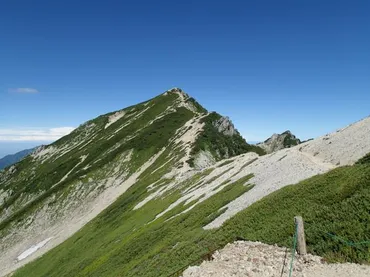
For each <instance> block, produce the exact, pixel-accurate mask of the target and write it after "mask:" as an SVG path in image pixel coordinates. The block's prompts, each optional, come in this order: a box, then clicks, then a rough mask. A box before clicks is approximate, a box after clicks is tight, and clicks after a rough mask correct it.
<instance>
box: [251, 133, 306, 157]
mask: <svg viewBox="0 0 370 277" xmlns="http://www.w3.org/2000/svg"><path fill="white" fill-rule="evenodd" d="M300 143H301V140H300V139H298V138H296V136H295V135H293V134H292V133H291V132H290V131H285V132H284V133H281V134H273V135H272V136H271V137H270V138H268V139H267V140H265V141H264V142H262V143H258V144H257V145H258V146H259V147H261V148H262V149H264V150H265V151H266V153H268V154H269V153H272V152H275V151H278V150H281V149H284V148H290V147H292V146H296V145H298V144H300Z"/></svg>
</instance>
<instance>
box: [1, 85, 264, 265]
mask: <svg viewBox="0 0 370 277" xmlns="http://www.w3.org/2000/svg"><path fill="white" fill-rule="evenodd" d="M210 114H212V115H214V114H213V113H208V111H207V110H206V109H204V108H203V107H202V106H201V105H200V104H199V103H198V102H196V100H195V99H194V98H191V97H190V96H188V95H187V94H186V93H184V92H183V91H182V90H181V89H179V88H173V89H170V90H168V91H166V92H164V93H162V94H160V95H158V96H156V97H154V98H152V99H150V100H148V101H145V102H142V103H139V104H137V105H133V106H130V107H127V108H124V109H122V110H118V111H114V112H111V113H108V114H104V115H101V116H98V117H97V118H95V119H93V120H89V121H87V122H85V123H83V124H81V125H80V126H79V127H78V128H77V129H75V130H74V131H72V132H71V133H70V134H68V135H67V136H65V137H63V138H61V139H59V140H57V141H56V142H55V143H53V144H50V145H48V146H44V147H41V148H39V149H38V150H37V151H35V152H34V153H33V154H32V155H31V156H28V157H27V158H25V159H24V160H22V161H21V162H20V163H17V164H15V165H13V166H12V167H10V168H9V169H8V170H6V171H4V172H0V212H1V213H0V233H1V235H2V236H1V237H2V239H1V242H2V244H3V245H4V247H5V250H6V251H5V252H6V253H7V255H9V258H12V259H16V260H17V256H16V255H20V254H21V252H22V249H24V250H25V247H27V246H25V245H29V243H30V242H33V244H34V245H36V244H37V243H38V241H39V240H41V237H47V238H51V237H53V238H54V239H51V240H50V241H48V243H47V244H46V245H45V246H44V247H43V248H42V249H40V250H39V251H37V253H35V254H33V255H31V256H27V257H25V258H24V259H22V260H20V259H18V262H17V263H16V265H15V266H16V267H19V266H21V265H23V264H25V263H26V262H28V261H29V260H30V258H31V257H32V258H35V257H36V256H38V255H41V254H42V253H44V252H45V251H46V250H48V249H50V248H51V247H53V246H54V245H57V244H59V243H60V242H62V241H64V240H65V239H66V238H68V237H69V236H70V235H72V234H73V233H75V232H76V231H77V230H78V229H80V228H81V227H82V226H84V225H85V224H86V223H87V222H88V221H90V220H91V219H93V218H94V217H95V216H96V215H98V214H99V213H100V212H101V211H102V210H104V209H105V208H107V207H108V206H109V205H110V204H112V203H113V202H114V201H115V200H116V199H117V198H118V197H119V196H120V195H121V194H123V193H124V192H125V191H126V190H127V189H129V188H130V187H131V186H132V185H133V184H135V183H136V182H137V181H138V178H139V177H140V176H142V175H143V174H145V172H147V170H148V168H153V166H155V171H156V174H158V176H162V175H164V174H167V177H168V178H173V177H171V176H177V175H179V174H180V175H181V174H186V172H188V171H192V170H193V169H192V165H191V164H189V162H188V161H189V159H191V157H196V156H197V155H198V154H199V152H200V151H203V152H204V153H208V154H207V155H208V160H207V165H209V164H213V163H215V162H216V161H217V160H220V159H222V158H223V157H224V156H227V157H231V156H233V155H236V154H239V153H243V152H246V151H248V150H254V149H257V148H255V147H251V148H250V149H249V148H248V144H247V143H246V142H245V140H244V139H242V138H241V136H240V135H239V133H238V132H237V131H235V133H233V134H232V135H231V136H228V138H233V137H237V139H236V140H235V141H234V142H233V143H232V144H219V145H213V144H209V143H208V144H207V140H203V142H204V143H203V144H202V143H200V144H201V145H202V146H201V147H203V146H204V147H203V149H202V150H199V151H192V150H193V148H194V145H195V144H197V138H198V136H199V135H201V134H202V133H203V127H204V126H206V127H207V129H210V130H212V131H211V133H212V134H213V135H216V136H217V138H223V137H224V136H226V135H225V134H222V133H219V134H217V133H218V129H217V128H216V127H215V126H214V125H213V121H212V120H211V121H209V122H200V121H201V120H202V118H206V117H208V116H209V115H210ZM217 117H218V119H220V118H222V116H220V115H217ZM211 145H212V147H213V148H212V151H213V152H212V153H211V152H210V151H209V147H210V146H211ZM234 149H235V150H234ZM236 149H238V150H236ZM203 152H202V153H203ZM221 153H223V154H221ZM169 162H170V163H169ZM194 166H197V162H195V164H194ZM203 167H204V165H200V166H197V168H198V169H201V168H203ZM152 170H154V169H152ZM140 178H142V177H140ZM65 225H68V226H69V228H68V230H69V231H68V232H65V231H63V234H61V232H62V230H63V229H64V228H65ZM15 230H18V231H17V232H16V231H15ZM19 230H22V231H21V232H19ZM53 230H59V231H58V232H57V233H59V235H58V236H56V235H55V231H53ZM39 238H40V239H39ZM24 242H27V243H26V244H25V243H24ZM18 257H19V256H18ZM22 257H23V256H22ZM8 266H9V265H7V267H8ZM10 268H12V266H11V267H10Z"/></svg>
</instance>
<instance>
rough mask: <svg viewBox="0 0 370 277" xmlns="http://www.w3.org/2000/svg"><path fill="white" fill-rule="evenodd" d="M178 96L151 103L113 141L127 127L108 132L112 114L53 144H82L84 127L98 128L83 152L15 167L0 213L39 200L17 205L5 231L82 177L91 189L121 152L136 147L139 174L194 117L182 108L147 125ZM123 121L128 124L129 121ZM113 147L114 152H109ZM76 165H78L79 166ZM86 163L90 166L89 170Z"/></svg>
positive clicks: (4, 223) (72, 151) (131, 169)
mask: <svg viewBox="0 0 370 277" xmlns="http://www.w3.org/2000/svg"><path fill="white" fill-rule="evenodd" d="M176 97H177V95H175V94H168V95H167V96H163V95H160V96H158V97H156V98H154V99H152V100H151V106H150V107H148V108H147V110H146V111H145V112H144V113H143V115H142V116H141V117H140V119H138V120H133V121H132V122H131V124H128V125H127V126H126V127H125V128H122V129H121V130H120V131H119V132H117V133H115V135H114V136H113V137H112V138H110V139H109V137H110V136H111V135H112V133H113V132H114V131H116V130H117V127H119V126H120V125H119V124H121V125H122V121H121V120H118V121H117V122H115V123H114V124H112V125H111V126H109V128H107V129H105V128H104V126H105V124H106V123H107V122H108V117H107V115H104V116H100V117H98V118H97V119H95V120H92V121H89V122H87V123H86V124H85V125H84V126H81V127H80V128H78V129H76V130H75V131H74V132H72V133H71V134H70V135H68V136H66V137H64V138H62V139H60V140H58V141H57V142H55V143H54V144H52V145H51V146H49V147H63V146H65V145H68V144H71V142H73V141H77V143H78V142H79V140H83V138H84V137H85V136H86V135H85V134H84V133H85V130H86V128H85V126H86V125H91V124H94V125H95V126H94V135H95V137H94V140H93V141H92V142H91V143H89V144H87V145H86V146H85V147H83V148H82V149H79V148H77V149H74V148H71V149H70V151H68V152H67V154H65V155H60V156H58V157H56V158H55V159H49V160H47V162H44V163H39V162H38V161H35V160H34V159H33V158H32V157H27V158H26V159H24V160H23V161H21V162H20V163H18V164H16V165H15V168H16V173H15V174H14V175H13V176H12V178H11V179H10V180H7V181H4V182H0V189H3V190H11V196H10V197H8V198H7V199H6V200H5V201H4V203H3V204H2V205H0V212H2V211H3V210H4V209H7V208H8V207H10V206H11V205H13V206H14V204H15V202H16V201H17V200H18V199H19V198H20V197H24V195H37V197H34V199H33V200H32V201H30V202H28V203H27V205H24V206H19V207H17V209H16V211H15V212H14V213H13V214H12V215H11V216H10V217H8V218H7V219H6V220H3V221H2V222H0V231H1V229H3V228H4V227H5V226H7V224H9V223H10V222H12V221H14V220H16V219H19V218H20V217H22V216H24V215H25V214H28V213H29V212H30V211H31V212H32V211H33V209H34V208H37V207H39V206H40V205H42V201H43V200H44V199H46V198H47V197H49V196H50V195H51V194H53V193H56V192H58V191H63V190H67V189H68V186H70V185H72V184H73V183H74V181H76V180H79V179H81V178H82V180H85V181H86V186H88V185H89V184H88V181H87V180H88V178H89V177H90V176H92V175H93V174H94V172H96V171H98V170H99V169H100V168H102V167H103V166H105V165H107V164H109V163H110V162H111V161H113V160H115V159H116V158H117V157H118V155H120V154H121V153H124V152H125V151H128V150H131V149H133V150H134V153H133V158H132V160H131V162H130V163H129V165H128V166H129V168H128V170H129V172H130V173H133V172H135V171H136V170H137V169H138V168H139V167H140V166H141V165H142V164H144V163H145V162H146V161H147V160H148V159H149V158H150V157H151V156H153V155H154V154H155V153H157V152H158V151H159V150H160V149H161V148H163V147H164V146H166V145H167V144H168V141H169V139H170V138H172V137H173V136H174V134H175V132H176V130H177V129H178V128H180V127H181V126H182V125H183V124H184V123H185V122H186V121H188V120H189V119H190V118H192V117H193V116H194V114H193V112H191V111H189V110H188V109H186V108H183V107H180V108H178V109H177V110H176V112H173V113H169V114H167V115H165V116H163V117H162V118H160V119H158V120H156V121H154V122H153V123H152V124H150V125H148V122H149V121H151V120H153V119H155V118H156V117H157V116H158V115H159V114H160V113H161V112H163V111H164V110H165V109H166V108H167V107H168V106H170V105H171V104H172V103H173V101H174V100H175V99H176ZM144 108H145V105H144V104H139V105H137V106H135V111H136V112H140V111H142V110H144ZM125 110H127V111H131V110H132V108H131V107H129V108H126V109H125ZM123 120H127V118H126V119H123ZM120 121H121V122H120ZM123 122H125V121H123ZM133 133H136V134H137V135H136V137H135V139H132V140H128V141H125V140H126V139H127V137H129V136H130V135H132V134H133ZM115 145H118V147H115V148H113V147H114V146H115ZM110 149H114V150H113V151H108V150H110ZM83 155H88V156H87V158H86V159H85V160H84V162H82V163H80V164H78V163H79V161H80V157H81V156H83ZM76 165H78V166H77V167H76ZM87 165H89V167H88V168H85V167H86V166H87ZM75 167H76V168H75ZM73 168H74V170H73V172H72V173H71V174H69V176H68V178H66V179H65V180H64V181H62V182H59V181H60V180H62V178H63V176H65V175H66V174H67V173H68V172H70V171H71V170H72V169H73ZM84 176H86V177H84ZM102 177H104V176H102ZM95 178H97V176H95ZM58 182H59V183H58ZM55 184H57V185H55Z"/></svg>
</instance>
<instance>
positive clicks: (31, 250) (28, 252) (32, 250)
mask: <svg viewBox="0 0 370 277" xmlns="http://www.w3.org/2000/svg"><path fill="white" fill-rule="evenodd" d="M52 238H53V237H51V238H47V239H45V240H43V241H41V242H39V243H38V244H36V245H32V246H31V247H30V248H28V249H27V250H26V251H24V252H23V253H22V254H20V255H19V256H18V257H17V260H18V261H21V260H23V259H25V258H27V257H28V256H30V255H32V254H33V253H35V252H36V251H37V250H39V249H40V248H41V247H43V246H44V245H45V244H47V243H48V242H49V241H50V240H51V239H52Z"/></svg>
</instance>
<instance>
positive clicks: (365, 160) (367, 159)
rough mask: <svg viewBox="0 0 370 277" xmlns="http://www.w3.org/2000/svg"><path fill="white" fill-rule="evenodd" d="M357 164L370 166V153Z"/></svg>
mask: <svg viewBox="0 0 370 277" xmlns="http://www.w3.org/2000/svg"><path fill="white" fill-rule="evenodd" d="M356 164H370V153H368V154H367V155H365V156H364V157H362V158H361V159H359V160H358V161H357V162H356Z"/></svg>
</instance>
